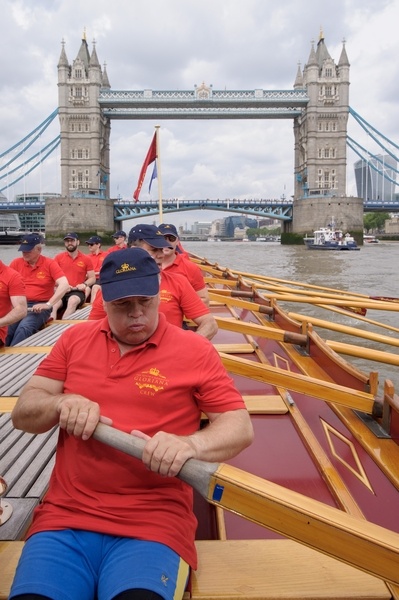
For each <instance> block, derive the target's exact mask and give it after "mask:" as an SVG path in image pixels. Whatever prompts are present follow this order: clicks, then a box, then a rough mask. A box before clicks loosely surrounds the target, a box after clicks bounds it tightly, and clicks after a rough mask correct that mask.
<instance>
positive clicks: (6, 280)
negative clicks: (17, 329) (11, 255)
mask: <svg viewBox="0 0 399 600" xmlns="http://www.w3.org/2000/svg"><path fill="white" fill-rule="evenodd" d="M27 313H28V305H27V303H26V295H25V284H24V282H23V279H22V276H21V275H20V274H19V273H17V272H16V271H15V270H14V269H11V267H7V265H5V264H4V263H3V262H2V261H1V260H0V347H1V346H4V344H5V341H6V336H7V327H8V325H12V324H13V323H16V322H17V321H20V320H21V319H23V318H24V317H26V315H27Z"/></svg>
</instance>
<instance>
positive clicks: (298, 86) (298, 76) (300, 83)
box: [294, 62, 303, 90]
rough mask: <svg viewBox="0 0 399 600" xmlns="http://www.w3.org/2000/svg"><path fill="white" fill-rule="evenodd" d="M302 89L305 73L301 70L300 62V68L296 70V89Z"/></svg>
mask: <svg viewBox="0 0 399 600" xmlns="http://www.w3.org/2000/svg"><path fill="white" fill-rule="evenodd" d="M298 89H299V90H302V89H303V75H302V70H301V63H300V62H299V63H298V70H297V72H296V77H295V82H294V90H298Z"/></svg>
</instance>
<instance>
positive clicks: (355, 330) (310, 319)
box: [288, 312, 399, 346]
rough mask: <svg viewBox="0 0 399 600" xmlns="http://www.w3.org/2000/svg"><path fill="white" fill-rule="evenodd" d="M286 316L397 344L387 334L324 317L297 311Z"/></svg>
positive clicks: (333, 329)
mask: <svg viewBox="0 0 399 600" xmlns="http://www.w3.org/2000/svg"><path fill="white" fill-rule="evenodd" d="M288 316H289V317H291V319H295V320H296V321H300V322H302V321H305V322H306V323H312V325H315V326H316V327H322V328H323V329H330V330H331V331H338V332H339V333H346V334H347V335H353V336H356V337H360V338H364V339H366V340H372V341H374V342H379V343H381V344H389V345H391V346H399V339H398V338H394V337H389V336H387V335H381V334H378V333H373V332H371V331H363V329H358V328H357V327H349V326H347V325H341V324H340V323H333V322H331V321H325V320H324V319H318V318H316V317H310V316H309V315H301V314H299V313H293V312H289V313H288Z"/></svg>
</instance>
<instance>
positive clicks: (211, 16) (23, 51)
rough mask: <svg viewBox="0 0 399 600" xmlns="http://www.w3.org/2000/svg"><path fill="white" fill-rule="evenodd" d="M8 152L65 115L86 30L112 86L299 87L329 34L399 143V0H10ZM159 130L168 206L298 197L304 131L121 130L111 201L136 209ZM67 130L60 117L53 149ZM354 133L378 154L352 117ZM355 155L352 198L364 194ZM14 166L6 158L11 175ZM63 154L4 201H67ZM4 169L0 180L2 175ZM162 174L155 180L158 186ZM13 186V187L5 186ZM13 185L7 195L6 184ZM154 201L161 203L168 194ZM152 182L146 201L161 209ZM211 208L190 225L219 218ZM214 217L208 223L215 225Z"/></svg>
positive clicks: (173, 126)
mask: <svg viewBox="0 0 399 600" xmlns="http://www.w3.org/2000/svg"><path fill="white" fill-rule="evenodd" d="M0 9H1V39H0V46H1V52H0V73H1V76H0V154H1V153H3V152H4V151H6V150H8V149H9V148H10V147H11V146H13V145H14V144H15V143H17V142H18V141H19V140H21V139H22V138H23V137H25V136H26V135H27V134H28V133H30V132H31V131H32V130H33V129H34V128H35V127H37V126H38V125H39V124H40V123H41V122H42V121H44V119H45V118H46V117H48V116H49V115H50V114H51V113H52V111H53V110H54V109H55V108H56V107H57V94H58V92H57V63H58V59H59V56H60V52H61V42H62V40H64V41H65V51H66V54H67V57H68V60H69V62H70V63H72V61H73V59H74V58H76V55H77V53H78V51H79V48H80V44H81V39H82V35H83V31H84V30H85V31H86V37H87V41H88V44H89V49H90V51H91V50H92V41H93V40H95V41H96V50H97V55H98V58H99V61H100V63H101V64H102V65H103V64H104V63H106V65H107V73H108V77H109V81H110V84H111V89H114V90H117V89H120V90H128V89H138V90H141V89H147V88H149V89H153V90H176V89H184V90H192V89H193V88H194V85H196V84H197V85H200V84H201V83H202V82H205V83H206V84H207V85H209V84H212V85H213V88H214V89H227V90H235V89H238V90H253V89H256V88H263V89H265V90H271V89H292V88H293V84H294V80H295V76H296V72H297V68H298V63H300V64H301V65H302V66H303V65H304V64H305V63H306V62H307V60H308V57H309V52H310V49H311V42H312V40H314V41H315V43H317V41H318V38H319V34H320V29H321V28H322V30H323V33H324V38H325V44H326V46H327V48H328V50H329V52H330V55H331V56H332V58H333V59H334V60H335V61H336V62H338V60H339V56H340V53H341V49H342V41H343V39H345V41H346V50H347V54H348V58H349V62H350V64H351V70H350V79H351V87H350V106H351V107H352V108H354V109H355V110H356V111H357V112H358V113H359V114H360V115H361V116H362V117H363V118H364V119H366V121H368V122H369V123H371V124H372V125H373V126H374V127H375V128H376V129H377V130H379V131H381V132H382V133H383V134H384V135H385V136H386V137H387V138H389V139H390V140H393V141H395V142H396V143H399V118H398V103H399V60H398V57H399V35H398V23H399V1H398V0H379V1H378V2H376V1H375V0H323V1H322V2H321V1H320V0H282V1H280V2H274V1H273V2H272V1H271V0H245V1H243V0H151V1H149V0H113V2H110V0H106V1H105V0H85V1H84V2H82V0H79V1H77V0H0ZM156 124H159V125H160V126H161V130H160V145H161V161H162V163H161V171H162V190H163V196H164V198H170V197H179V198H188V199H196V198H228V197H230V198H233V197H235V198H251V197H252V198H278V197H280V196H281V195H282V194H285V195H286V196H290V195H291V194H292V193H293V188H294V175H293V169H294V166H293V162H294V136H293V131H292V126H293V122H292V120H290V119H289V120H280V119H277V120H254V121H252V120H249V121H241V120H237V121H229V120H220V121H218V120H214V121H213V120H210V121H170V120H168V121H163V122H162V121H159V122H158V121H154V122H152V121H136V122H134V121H118V122H117V121H113V122H112V133H111V195H112V196H113V197H117V196H118V195H120V196H121V197H122V198H125V199H131V197H132V193H133V190H134V189H135V187H136V184H137V178H138V174H139V170H140V167H141V164H142V162H143V160H144V156H145V154H146V152H147V150H148V147H149V144H150V141H151V138H152V135H153V132H154V126H155V125H156ZM58 133H59V124H58V119H56V120H55V121H54V122H53V124H52V125H51V126H50V127H49V130H48V131H47V132H46V133H45V134H44V135H43V136H42V138H41V140H40V146H35V149H36V151H38V150H39V149H40V147H43V146H44V145H45V144H46V143H47V142H48V141H49V140H51V139H53V138H54V137H55V136H56V135H57V134H58ZM349 134H350V135H351V136H352V137H353V138H355V139H356V140H357V141H359V143H361V144H362V145H364V146H367V147H368V149H369V151H370V152H371V153H378V152H379V149H378V147H376V146H375V145H373V142H372V140H370V138H368V136H367V135H366V134H365V133H364V132H363V131H362V129H361V128H360V127H359V125H357V124H356V122H355V121H354V119H353V118H352V117H350V121H349ZM357 158H358V157H357V156H356V155H355V154H354V153H353V152H352V151H350V150H348V177H347V193H348V194H350V195H356V188H355V184H354V176H353V163H354V162H355V160H357ZM4 161H5V158H0V166H1V165H2V164H4ZM59 171H60V169H59V153H55V154H54V155H52V158H51V159H47V161H46V163H45V164H44V165H43V167H42V168H40V169H38V170H37V171H36V172H35V174H32V175H31V176H29V178H26V180H25V182H24V183H22V182H21V183H19V184H16V185H14V186H12V187H11V188H9V189H8V190H5V191H4V192H3V193H4V194H5V195H6V196H8V197H9V198H13V197H14V195H15V194H17V193H23V192H38V191H42V192H59V191H60V173H59ZM1 174H2V172H1V171H0V175H1ZM149 174H150V173H148V175H149ZM2 181H3V180H1V181H0V183H2ZM0 187H2V185H1V186H0ZM152 197H153V198H154V199H155V198H157V187H156V185H154V186H153V188H152ZM149 198H150V196H149V194H148V183H145V185H144V186H143V189H142V193H141V199H142V200H145V199H149ZM218 216H219V217H220V216H225V215H221V214H220V213H205V212H204V211H198V212H195V213H194V212H193V213H185V214H184V215H175V216H174V217H173V219H170V220H173V221H174V222H175V223H177V224H183V223H185V222H187V221H188V222H192V221H194V220H209V217H210V218H217V217H218ZM206 217H208V218H206Z"/></svg>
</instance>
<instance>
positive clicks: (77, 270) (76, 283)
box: [53, 232, 96, 319]
mask: <svg viewBox="0 0 399 600" xmlns="http://www.w3.org/2000/svg"><path fill="white" fill-rule="evenodd" d="M64 245H65V252H61V253H60V254H57V256H56V257H55V258H54V260H55V261H56V262H57V263H58V264H59V265H60V267H61V269H62V270H63V271H64V273H65V275H66V277H67V279H68V283H69V286H70V289H69V291H68V292H67V293H66V294H65V295H64V297H63V298H62V302H61V301H60V302H58V303H57V304H56V305H55V306H54V308H53V317H54V318H55V317H56V315H57V311H58V310H59V309H60V308H61V306H62V308H63V309H64V314H63V315H62V318H63V319H67V318H68V317H69V316H70V315H71V314H72V313H74V312H75V311H76V309H78V308H80V307H81V306H82V304H83V303H84V302H85V300H86V299H87V297H88V296H89V295H90V291H91V287H90V286H92V285H93V284H94V283H95V282H96V276H95V274H94V268H93V262H92V260H91V257H90V256H87V254H83V252H80V250H79V245H80V240H79V236H78V234H77V233H74V232H73V233H67V234H66V235H65V237H64Z"/></svg>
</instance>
